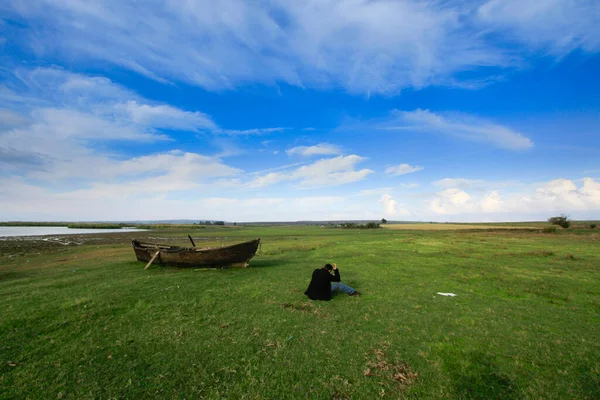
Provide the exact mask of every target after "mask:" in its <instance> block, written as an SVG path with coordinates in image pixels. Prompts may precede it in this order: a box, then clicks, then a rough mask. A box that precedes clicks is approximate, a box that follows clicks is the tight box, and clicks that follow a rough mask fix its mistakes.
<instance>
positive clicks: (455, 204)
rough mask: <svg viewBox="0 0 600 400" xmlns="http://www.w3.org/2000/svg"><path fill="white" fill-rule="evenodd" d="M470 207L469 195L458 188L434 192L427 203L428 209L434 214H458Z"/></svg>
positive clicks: (471, 206) (469, 209) (468, 209)
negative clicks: (433, 195)
mask: <svg viewBox="0 0 600 400" xmlns="http://www.w3.org/2000/svg"><path fill="white" fill-rule="evenodd" d="M472 209H473V202H472V199H471V196H469V194H468V193H466V192H464V191H462V190H460V189H446V190H443V191H441V192H439V193H436V195H435V197H434V198H433V200H432V201H431V203H430V204H429V210H430V211H432V212H433V213H435V214H459V213H463V212H469V211H471V210H472Z"/></svg>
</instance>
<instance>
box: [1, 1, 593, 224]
mask: <svg viewBox="0 0 600 400" xmlns="http://www.w3.org/2000/svg"><path fill="white" fill-rule="evenodd" d="M0 61H1V65H2V67H1V68H0V168H1V170H0V171H1V172H0V220H40V219H41V220H147V219H176V218H189V219H219V220H227V221H239V222H242V221H295V220H338V219H380V218H383V217H385V218H387V219H390V220H414V221H512V220H540V219H546V218H548V217H549V216H552V215H556V214H558V213H566V214H568V215H570V216H571V217H573V218H577V219H599V218H600V162H599V161H598V160H599V159H600V157H598V154H599V150H600V135H599V133H600V132H599V127H600V94H599V93H600V78H599V77H598V71H600V8H599V6H598V3H597V2H596V1H587V0H564V1H561V0H537V1H522V0H521V1H517V0H502V1H501V0H489V1H485V0H482V1H464V0H455V1H452V0H446V1H409V0H406V1H400V0H399V1H392V0H387V1H384V0H382V1H377V0H371V1H367V0H347V1H333V0H332V1H325V0H320V1H316V0H315V1H310V0H309V1H302V2H297V1H285V0H272V1H253V2H249V1H237V0H227V1H220V2H214V1H202V0H199V1H195V2H147V3H146V4H144V5H141V4H140V3H137V2H132V1H112V0H110V1H104V2H101V3H100V2H89V1H78V0H71V1H59V0H29V1H27V2H23V1H12V0H7V1H5V2H3V3H2V5H0Z"/></svg>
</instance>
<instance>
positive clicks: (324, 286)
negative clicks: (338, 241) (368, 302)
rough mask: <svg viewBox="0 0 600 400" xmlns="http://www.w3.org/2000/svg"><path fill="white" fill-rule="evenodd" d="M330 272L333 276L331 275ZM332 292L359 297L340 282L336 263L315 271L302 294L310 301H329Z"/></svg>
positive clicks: (356, 292) (358, 293)
mask: <svg viewBox="0 0 600 400" xmlns="http://www.w3.org/2000/svg"><path fill="white" fill-rule="evenodd" d="M332 270H333V275H332V274H331V272H332ZM333 292H343V293H347V294H348V295H349V296H359V295H360V292H358V291H356V290H355V289H354V288H351V287H350V286H348V285H344V284H343V283H342V282H340V270H339V269H338V267H337V264H336V263H333V266H332V265H331V264H325V266H324V267H323V268H317V269H315V270H314V271H313V273H312V279H311V280H310V283H309V284H308V288H307V289H306V292H304V294H305V295H307V296H308V298H309V299H311V300H331V294H332V293H333Z"/></svg>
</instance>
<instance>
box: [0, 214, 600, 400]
mask: <svg viewBox="0 0 600 400" xmlns="http://www.w3.org/2000/svg"><path fill="white" fill-rule="evenodd" d="M187 233H188V231H184V230H176V229H170V230H164V231H154V232H134V233H127V234H125V233H116V234H95V235H93V236H88V237H87V239H84V235H81V236H78V238H79V239H78V240H77V241H73V242H77V243H82V242H83V244H81V245H76V244H71V245H68V246H63V245H54V244H49V243H48V241H45V242H44V243H42V242H41V241H40V242H38V241H24V240H17V239H15V240H4V241H0V298H1V299H2V303H3V307H2V309H1V310H0V322H1V323H0V337H1V338H2V341H0V362H1V364H0V398H77V399H80V398H143V397H161V398H200V397H202V398H215V399H217V398H247V399H264V398H277V399H282V398H311V399H312V398H318V399H325V398H327V399H329V398H336V399H343V398H365V399H370V398H380V397H383V398H440V399H456V398H477V399H493V398H502V399H539V398H545V399H559V398H578V399H594V398H599V397H600V361H599V360H600V345H599V344H598V340H597V339H598V338H597V333H598V332H600V319H599V317H598V316H599V314H600V301H599V295H600V283H599V282H600V279H599V278H600V272H599V271H598V267H597V266H598V265H599V264H600V235H599V234H598V233H596V232H595V231H593V230H589V229H588V230H585V231H581V232H574V231H571V230H569V231H564V232H563V231H559V232H558V233H557V234H556V235H547V234H542V233H539V231H530V232H529V231H509V230H505V231H504V230H503V231H500V230H496V231H472V230H469V231H459V230H453V231H417V230H399V229H378V230H344V229H325V228H323V229H320V228H318V227H302V226H293V227H260V228H254V227H243V228H240V227H238V228H220V227H207V228H206V229H203V230H202V231H201V232H196V233H193V234H192V236H193V237H194V240H195V241H196V243H198V242H202V243H203V244H204V243H206V244H207V245H214V244H218V243H223V242H225V243H230V242H236V241H242V240H246V239H248V238H253V237H261V238H262V242H263V244H262V249H261V251H260V254H259V255H257V256H256V257H255V258H254V259H253V260H252V262H251V267H250V268H247V269H235V270H234V269H230V270H215V271H195V270H193V269H187V270H186V269H175V268H160V267H152V268H151V269H149V270H147V271H144V270H142V268H143V264H142V263H138V262H136V261H135V257H134V255H133V251H132V250H131V247H130V245H129V240H130V239H131V237H137V238H148V237H150V238H153V239H152V240H156V241H159V242H168V243H178V244H184V245H187V243H188V241H187V238H186V236H185V235H186V234H187ZM200 235H201V236H200ZM82 238H83V239H82ZM25 245H26V246H25ZM24 246H25V248H26V249H25V248H24ZM38 253H39V254H38ZM9 256H10V257H9ZM330 261H335V262H337V263H338V265H339V267H340V271H341V275H342V281H343V282H345V283H347V284H349V285H351V286H354V287H355V288H357V289H358V290H360V291H361V292H362V293H363V295H362V296H361V297H358V298H356V297H348V296H344V295H337V296H335V297H334V299H333V300H332V301H331V302H312V301H308V300H307V299H306V298H305V296H304V295H303V294H302V292H303V291H304V289H305V288H306V285H307V284H308V280H309V277H310V274H311V272H312V270H313V269H314V268H316V267H318V266H320V265H322V264H324V263H325V262H330ZM437 292H453V293H456V294H457V297H454V298H450V297H442V296H438V295H436V293H437Z"/></svg>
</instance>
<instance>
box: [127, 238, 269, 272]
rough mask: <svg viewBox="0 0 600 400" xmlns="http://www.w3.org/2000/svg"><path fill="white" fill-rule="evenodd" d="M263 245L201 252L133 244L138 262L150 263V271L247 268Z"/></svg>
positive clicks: (256, 242)
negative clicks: (155, 267) (160, 268)
mask: <svg viewBox="0 0 600 400" xmlns="http://www.w3.org/2000/svg"><path fill="white" fill-rule="evenodd" d="M190 240H191V238H190ZM192 244H193V241H192ZM259 244H260V239H254V240H250V241H248V242H243V243H237V244H233V245H231V246H224V247H212V248H211V247H208V248H202V249H200V248H196V247H195V246H194V247H181V246H169V245H165V244H154V243H142V242H139V241H137V240H132V241H131V245H132V246H133V250H134V251H135V256H136V257H137V259H138V261H144V262H147V263H148V264H146V268H148V267H149V266H150V264H152V263H154V264H160V265H170V266H176V267H187V268H194V267H209V268H218V267H247V266H248V263H249V261H250V259H251V258H252V257H254V254H256V250H257V249H258V245H259Z"/></svg>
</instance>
